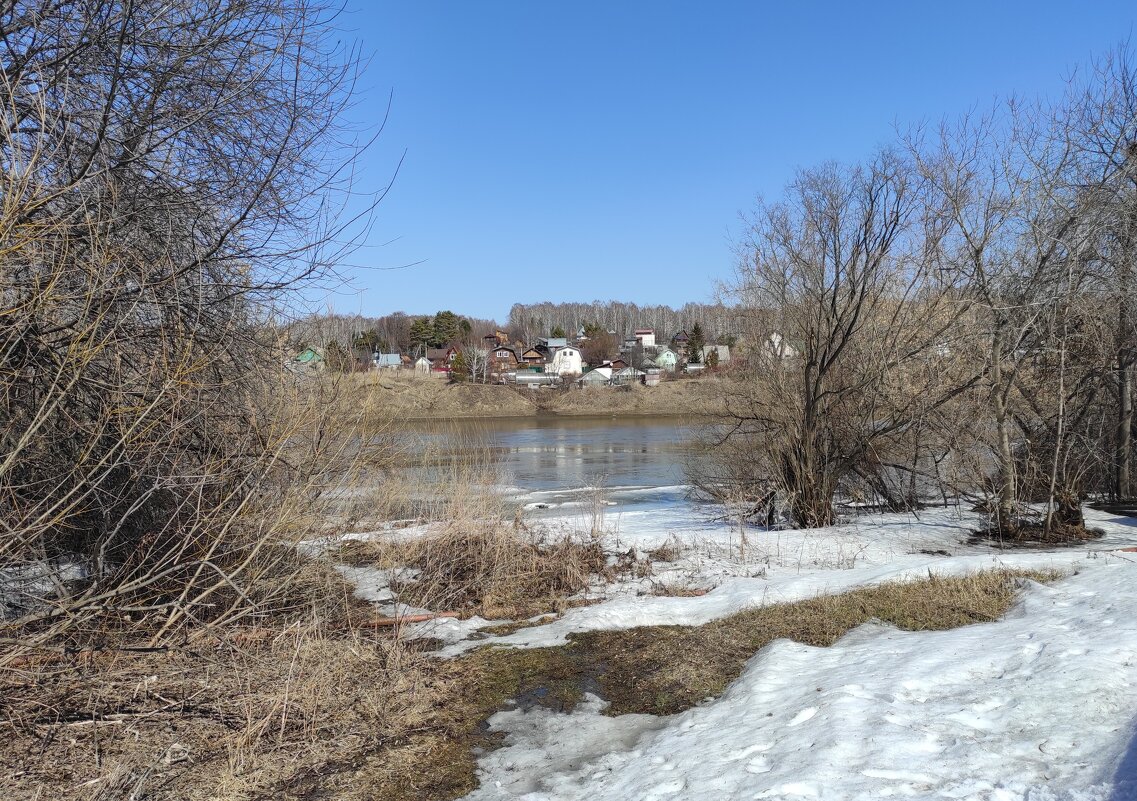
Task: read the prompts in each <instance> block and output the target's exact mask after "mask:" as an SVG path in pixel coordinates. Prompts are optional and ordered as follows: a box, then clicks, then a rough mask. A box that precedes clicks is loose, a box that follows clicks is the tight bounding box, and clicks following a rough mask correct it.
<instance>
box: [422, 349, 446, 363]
mask: <svg viewBox="0 0 1137 801" xmlns="http://www.w3.org/2000/svg"><path fill="white" fill-rule="evenodd" d="M449 353H450V349H449V348H427V349H426V358H428V359H430V360H431V361H434V360H435V359H445V358H446V357H447V355H449Z"/></svg>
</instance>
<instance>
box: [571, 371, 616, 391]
mask: <svg viewBox="0 0 1137 801" xmlns="http://www.w3.org/2000/svg"><path fill="white" fill-rule="evenodd" d="M611 381H612V368H611V367H597V368H596V369H595V370H589V371H588V372H587V373H585V374H584V375H582V376H581V377H580V378H579V379H577V382H576V383H578V384H580V386H581V387H606V386H608V384H609V383H611Z"/></svg>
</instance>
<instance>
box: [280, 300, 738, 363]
mask: <svg viewBox="0 0 1137 801" xmlns="http://www.w3.org/2000/svg"><path fill="white" fill-rule="evenodd" d="M736 315H737V311H736V309H735V308H733V307H731V306H726V305H724V304H721V303H687V304H685V305H683V306H681V307H680V308H678V309H673V308H671V307H670V306H639V305H636V304H635V303H624V302H622V301H599V300H594V301H593V302H591V303H550V302H548V301H545V302H542V303H529V304H525V303H516V304H514V305H513V308H511V309H510V311H509V320H508V322H507V323H506V324H505V325H502V324H500V323H498V322H497V321H496V320H486V319H480V318H477V317H463V316H461V315H460V314H456V313H454V312H451V311H439V312H437V313H435V314H407V313H405V312H401V311H400V312H394V313H393V314H387V315H384V316H382V317H367V316H364V315H360V314H319V315H311V316H309V317H303V318H300V319H298V320H296V321H294V322H292V323H290V324H289V325H288V326H287V332H288V338H289V339H290V340H291V342H292V343H293V344H294V345H299V346H308V345H311V346H314V347H327V345H328V344H329V343H332V342H335V343H338V344H340V345H343V346H345V347H348V346H352V345H355V344H363V343H366V345H367V346H368V347H374V348H377V349H378V350H381V351H384V352H389V351H398V352H400V353H409V352H412V351H415V350H416V349H420V348H421V347H422V346H423V344H424V342H425V344H426V345H428V346H430V347H437V346H439V345H443V344H448V343H449V342H450V341H466V340H470V341H480V340H481V338H482V337H484V336H485V335H486V334H489V333H492V332H493V331H494V330H496V329H498V328H504V330H506V331H507V332H508V333H509V335H510V337H511V338H512V339H514V340H520V341H521V342H526V343H529V342H532V341H533V340H534V339H535V338H536V337H540V336H550V335H552V334H553V332H554V331H555V332H557V333H558V334H559V333H560V332H562V331H563V332H564V333H565V334H566V335H568V336H574V335H575V334H576V332H577V330H578V329H579V328H580V327H581V326H585V325H590V326H598V327H600V328H603V329H604V330H606V331H615V332H616V334H617V335H631V333H632V332H633V331H635V330H636V329H637V328H651V329H654V330H655V332H656V338H657V339H658V340H659V341H667V340H670V339H671V337H672V336H674V335H675V334H676V333H678V332H679V331H690V329H691V328H692V326H694V325H695V323H699V324H700V325H701V326H702V328H703V331H704V332H705V335H706V339H707V341H708V342H716V341H719V340H724V339H725V340H728V341H732V340H733V334H734V332H735V331H736V330H737V324H736Z"/></svg>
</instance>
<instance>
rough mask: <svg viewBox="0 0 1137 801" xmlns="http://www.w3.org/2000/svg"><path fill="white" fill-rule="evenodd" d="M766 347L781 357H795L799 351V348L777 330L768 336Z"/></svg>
mask: <svg viewBox="0 0 1137 801" xmlns="http://www.w3.org/2000/svg"><path fill="white" fill-rule="evenodd" d="M766 347H767V348H769V349H770V352H771V353H772V354H773V355H775V356H777V357H779V358H781V359H793V358H794V357H796V356H797V355H798V352H799V349H798V348H795V347H794V346H793V345H791V344H790V343H789V342H787V341H786V339H785V337H783V336H782V335H781V334H779V333H778V332H777V331H775V332H774V333H772V334H770V336H768V337H767V338H766Z"/></svg>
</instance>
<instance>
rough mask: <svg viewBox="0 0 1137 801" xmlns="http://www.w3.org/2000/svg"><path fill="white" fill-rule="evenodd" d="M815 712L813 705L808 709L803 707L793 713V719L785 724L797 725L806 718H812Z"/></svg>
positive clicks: (815, 708)
mask: <svg viewBox="0 0 1137 801" xmlns="http://www.w3.org/2000/svg"><path fill="white" fill-rule="evenodd" d="M816 714H817V707H815V706H811V707H809V708H808V709H803V710H802V711H800V712H798V713H797V714H796V715H794V719H793V720H791V721H790V722H789V723H788V724H787V725H789V726H798V725H800V724H802V723H805V722H806V721H807V720H809V719H810V718H812V717H813V716H814V715H816Z"/></svg>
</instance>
